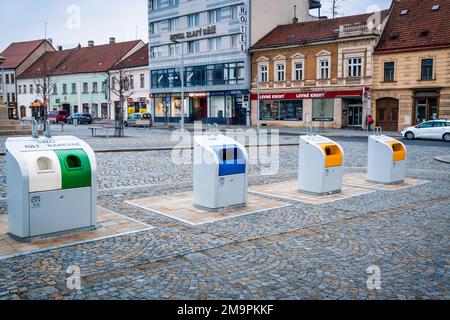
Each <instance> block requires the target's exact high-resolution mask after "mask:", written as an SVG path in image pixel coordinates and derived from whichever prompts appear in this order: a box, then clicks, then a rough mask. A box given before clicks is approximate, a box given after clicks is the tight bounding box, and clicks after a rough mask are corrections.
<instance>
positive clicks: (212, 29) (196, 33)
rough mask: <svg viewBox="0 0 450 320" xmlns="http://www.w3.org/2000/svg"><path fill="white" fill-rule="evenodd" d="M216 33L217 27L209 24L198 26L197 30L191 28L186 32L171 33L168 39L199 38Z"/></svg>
mask: <svg viewBox="0 0 450 320" xmlns="http://www.w3.org/2000/svg"><path fill="white" fill-rule="evenodd" d="M216 33H217V27H216V26H209V27H206V28H199V29H197V30H192V31H188V32H181V33H175V34H171V35H170V40H171V41H177V40H185V39H192V38H200V37H203V36H209V35H212V34H216Z"/></svg>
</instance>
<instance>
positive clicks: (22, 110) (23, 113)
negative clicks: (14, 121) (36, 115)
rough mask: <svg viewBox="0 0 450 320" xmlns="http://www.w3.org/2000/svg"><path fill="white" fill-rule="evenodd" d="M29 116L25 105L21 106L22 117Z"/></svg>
mask: <svg viewBox="0 0 450 320" xmlns="http://www.w3.org/2000/svg"><path fill="white" fill-rule="evenodd" d="M26 116H27V110H26V108H25V106H21V107H20V118H21V119H22V118H25V117H26Z"/></svg>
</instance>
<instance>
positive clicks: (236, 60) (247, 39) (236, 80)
mask: <svg viewBox="0 0 450 320" xmlns="http://www.w3.org/2000/svg"><path fill="white" fill-rule="evenodd" d="M294 5H296V6H297V13H298V17H299V19H300V20H302V21H305V20H310V19H313V18H312V17H311V16H310V15H309V10H310V8H311V7H312V8H317V7H318V6H320V4H318V3H317V2H316V1H308V0H288V1H282V2H274V1H272V0H257V1H251V0H225V1H207V0H191V1H187V0H173V1H166V0H149V30H150V35H149V48H150V49H149V55H150V60H149V68H150V78H151V102H152V110H153V114H154V116H155V120H156V121H167V120H169V121H172V122H178V121H180V118H181V112H182V109H183V108H182V106H183V105H184V111H185V114H184V116H185V118H186V121H196V120H203V121H205V122H214V123H222V124H245V123H246V119H247V111H248V102H247V101H246V100H247V97H248V94H249V87H250V82H251V81H250V77H251V72H250V63H251V61H250V57H249V55H248V52H247V51H248V50H247V49H248V47H249V46H251V45H252V44H253V43H255V42H256V41H258V40H259V39H260V38H261V37H262V36H263V35H264V34H266V33H267V32H269V31H270V30H271V29H273V28H274V27H275V26H276V25H278V24H283V23H289V22H290V21H291V19H292V17H293V16H294ZM182 70H183V71H184V72H182ZM181 74H184V81H182V76H181ZM183 82H184V83H183ZM182 87H184V92H185V98H184V101H182V91H183V90H182Z"/></svg>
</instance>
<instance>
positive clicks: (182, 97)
mask: <svg viewBox="0 0 450 320" xmlns="http://www.w3.org/2000/svg"><path fill="white" fill-rule="evenodd" d="M171 41H172V42H173V43H175V44H179V45H180V46H181V131H184V45H183V42H180V41H177V40H171Z"/></svg>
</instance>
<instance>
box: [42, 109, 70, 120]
mask: <svg viewBox="0 0 450 320" xmlns="http://www.w3.org/2000/svg"><path fill="white" fill-rule="evenodd" d="M68 118H69V114H68V113H67V111H63V110H61V111H50V112H49V113H48V115H47V119H48V120H49V121H50V122H54V123H60V122H64V123H67V119H68Z"/></svg>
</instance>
